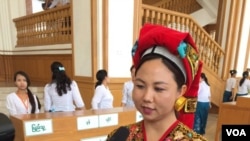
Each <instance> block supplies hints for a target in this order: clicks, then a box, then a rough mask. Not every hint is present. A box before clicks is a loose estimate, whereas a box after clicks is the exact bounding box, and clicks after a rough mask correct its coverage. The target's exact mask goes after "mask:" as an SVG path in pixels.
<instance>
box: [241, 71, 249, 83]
mask: <svg viewBox="0 0 250 141" xmlns="http://www.w3.org/2000/svg"><path fill="white" fill-rule="evenodd" d="M248 76H249V74H248V71H244V72H243V74H242V78H241V79H240V86H241V85H242V84H243V83H244V81H245V79H246V78H248Z"/></svg>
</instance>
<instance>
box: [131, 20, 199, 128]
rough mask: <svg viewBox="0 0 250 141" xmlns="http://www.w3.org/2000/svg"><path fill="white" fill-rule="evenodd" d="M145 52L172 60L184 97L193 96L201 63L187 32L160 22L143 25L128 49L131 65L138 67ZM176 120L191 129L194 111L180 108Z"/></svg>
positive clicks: (195, 95)
mask: <svg viewBox="0 0 250 141" xmlns="http://www.w3.org/2000/svg"><path fill="white" fill-rule="evenodd" d="M153 47H154V49H152V48H153ZM160 48H161V49H160ZM149 53H156V54H160V55H161V56H164V57H166V58H168V59H169V60H172V62H173V63H175V64H176V65H177V66H178V67H179V69H180V70H181V71H182V73H183V74H184V76H185V80H186V85H187V91H186V93H185V94H184V97H186V98H196V97H197V92H198V88H199V79H200V73H201V70H202V62H200V61H199V60H198V50H197V47H196V45H195V43H194V41H193V39H192V38H191V36H190V34H189V33H184V32H179V31H176V30H173V29H170V28H167V27H164V26H161V25H152V24H145V25H144V26H143V27H142V29H141V31H140V34H139V39H138V40H137V42H136V43H135V45H134V47H133V49H132V55H133V62H134V65H135V68H137V67H138V64H139V62H140V60H141V58H142V57H143V56H144V55H145V54H149ZM178 119H179V120H180V121H181V122H183V123H184V124H186V125H188V126H189V127H190V128H192V127H193V121H194V113H193V112H191V113H187V112H185V111H184V108H183V109H181V110H180V111H179V116H178Z"/></svg>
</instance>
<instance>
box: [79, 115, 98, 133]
mask: <svg viewBox="0 0 250 141" xmlns="http://www.w3.org/2000/svg"><path fill="white" fill-rule="evenodd" d="M98 122H99V121H98V116H85V117H78V118H77V129H78V130H85V129H91V128H98V126H99V124H98Z"/></svg>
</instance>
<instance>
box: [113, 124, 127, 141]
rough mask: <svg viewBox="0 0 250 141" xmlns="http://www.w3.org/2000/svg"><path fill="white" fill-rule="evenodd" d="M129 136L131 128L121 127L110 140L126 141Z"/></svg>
mask: <svg viewBox="0 0 250 141" xmlns="http://www.w3.org/2000/svg"><path fill="white" fill-rule="evenodd" d="M128 136H129V130H128V128H126V127H123V126H122V127H120V128H118V129H117V131H116V132H115V133H114V134H113V136H112V137H111V138H110V140H109V141H126V140H127V138H128Z"/></svg>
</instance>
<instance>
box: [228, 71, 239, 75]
mask: <svg viewBox="0 0 250 141" xmlns="http://www.w3.org/2000/svg"><path fill="white" fill-rule="evenodd" d="M229 73H230V75H231V76H233V75H235V74H236V73H237V70H230V72H229Z"/></svg>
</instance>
